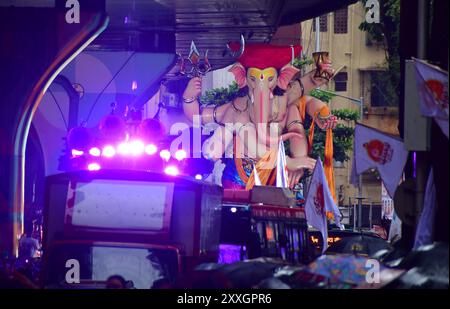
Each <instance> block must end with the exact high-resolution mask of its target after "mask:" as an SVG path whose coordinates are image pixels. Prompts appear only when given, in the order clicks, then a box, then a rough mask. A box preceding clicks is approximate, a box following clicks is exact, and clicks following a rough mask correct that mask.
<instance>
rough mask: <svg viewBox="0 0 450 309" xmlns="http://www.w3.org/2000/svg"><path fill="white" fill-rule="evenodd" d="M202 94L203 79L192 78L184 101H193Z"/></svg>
mask: <svg viewBox="0 0 450 309" xmlns="http://www.w3.org/2000/svg"><path fill="white" fill-rule="evenodd" d="M201 93H202V79H201V78H200V77H194V78H192V79H191V80H190V81H189V83H188V85H187V87H186V89H185V90H184V93H183V99H184V100H192V99H194V98H197V97H198V96H200V94H201Z"/></svg>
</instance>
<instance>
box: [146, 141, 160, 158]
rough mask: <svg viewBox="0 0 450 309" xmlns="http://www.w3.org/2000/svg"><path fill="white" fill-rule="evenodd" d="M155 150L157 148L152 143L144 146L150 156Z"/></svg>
mask: <svg viewBox="0 0 450 309" xmlns="http://www.w3.org/2000/svg"><path fill="white" fill-rule="evenodd" d="M157 151H158V148H157V147H156V146H155V145H153V144H149V145H147V146H145V153H146V154H148V155H150V156H151V155H154V154H155V153H156V152H157Z"/></svg>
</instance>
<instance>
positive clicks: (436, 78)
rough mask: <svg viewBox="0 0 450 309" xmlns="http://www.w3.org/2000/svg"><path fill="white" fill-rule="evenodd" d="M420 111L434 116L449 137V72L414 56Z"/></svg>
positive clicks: (425, 114) (428, 115)
mask: <svg viewBox="0 0 450 309" xmlns="http://www.w3.org/2000/svg"><path fill="white" fill-rule="evenodd" d="M413 60H414V66H415V68H416V81H417V89H418V92H419V96H420V112H421V114H422V115H423V116H425V117H433V118H434V120H435V121H436V123H437V124H438V125H439V127H440V128H441V130H442V132H443V133H444V134H445V136H447V138H448V72H446V71H444V70H442V69H441V68H439V67H437V66H434V65H431V64H429V63H427V62H425V61H423V60H420V59H416V58H414V59H413Z"/></svg>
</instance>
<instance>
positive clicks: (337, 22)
mask: <svg viewBox="0 0 450 309" xmlns="http://www.w3.org/2000/svg"><path fill="white" fill-rule="evenodd" d="M347 20H348V11H347V8H344V9H340V10H338V11H336V12H334V33H347Z"/></svg>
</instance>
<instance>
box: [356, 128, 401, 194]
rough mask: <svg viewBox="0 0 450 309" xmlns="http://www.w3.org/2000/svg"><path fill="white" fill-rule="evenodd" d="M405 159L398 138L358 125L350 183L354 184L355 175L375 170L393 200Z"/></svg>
mask: <svg viewBox="0 0 450 309" xmlns="http://www.w3.org/2000/svg"><path fill="white" fill-rule="evenodd" d="M407 157H408V151H407V150H405V148H404V146H403V141H402V140H401V139H400V138H398V137H397V136H394V135H390V134H387V133H383V132H381V131H378V130H376V129H373V128H370V127H367V126H365V125H362V124H359V123H358V124H356V127H355V138H354V146H353V161H354V164H353V168H354V170H352V174H351V179H350V181H351V182H352V183H353V184H355V183H354V182H355V180H356V175H360V174H361V173H363V172H365V171H366V170H368V169H372V168H376V169H377V170H378V172H379V173H380V176H381V179H382V180H383V183H384V186H385V187H386V190H387V192H388V193H389V196H390V197H391V198H394V193H395V190H396V189H397V186H398V184H399V182H400V179H401V177H402V174H403V168H404V167H405V164H406V160H407Z"/></svg>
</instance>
